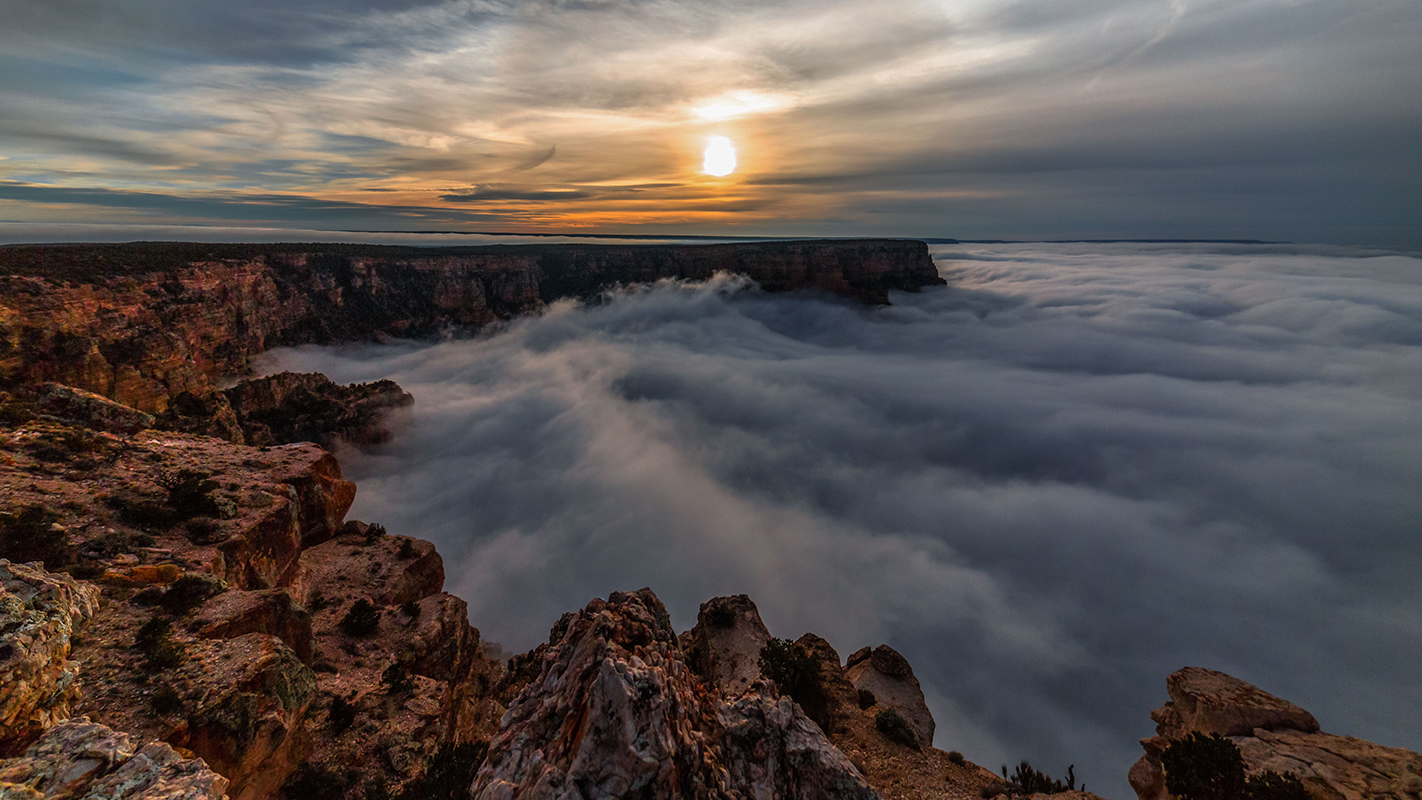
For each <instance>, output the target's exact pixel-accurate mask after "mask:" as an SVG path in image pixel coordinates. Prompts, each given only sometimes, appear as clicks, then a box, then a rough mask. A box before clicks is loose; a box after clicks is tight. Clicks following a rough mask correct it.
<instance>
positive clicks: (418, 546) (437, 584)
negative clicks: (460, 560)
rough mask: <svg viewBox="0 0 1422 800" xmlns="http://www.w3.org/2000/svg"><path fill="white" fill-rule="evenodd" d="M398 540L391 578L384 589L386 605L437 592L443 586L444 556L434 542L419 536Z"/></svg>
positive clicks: (402, 602)
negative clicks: (398, 545) (398, 544)
mask: <svg viewBox="0 0 1422 800" xmlns="http://www.w3.org/2000/svg"><path fill="white" fill-rule="evenodd" d="M399 541H400V542H401V545H400V549H399V550H398V551H397V554H396V558H397V561H396V567H395V570H394V579H393V580H392V581H391V582H390V588H388V589H386V590H385V597H384V600H385V604H386V605H390V606H399V605H404V604H405V603H410V602H414V601H416V600H420V599H423V598H426V597H429V596H430V595H434V594H439V592H440V590H441V589H443V588H444V559H443V558H440V555H439V553H438V552H437V551H436V550H435V547H434V545H432V544H430V543H429V542H426V541H424V540H422V539H409V538H402V539H400V540H399ZM405 542H408V543H409V544H408V545H406V544H404V543H405Z"/></svg>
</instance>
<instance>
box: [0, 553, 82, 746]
mask: <svg viewBox="0 0 1422 800" xmlns="http://www.w3.org/2000/svg"><path fill="white" fill-rule="evenodd" d="M98 599H99V590H98V589H97V588H96V587H93V586H90V585H88V584H85V583H81V582H79V581H76V580H74V579H73V578H71V577H69V576H68V575H65V574H62V573H52V572H46V571H45V570H44V569H43V568H42V567H40V566H39V565H38V564H11V563H10V562H9V561H6V560H4V559H0V631H3V633H0V747H3V748H4V749H5V750H14V749H15V748H16V747H17V746H21V745H23V744H24V743H25V742H26V741H27V740H28V739H31V738H33V737H34V736H35V735H37V734H38V733H39V731H40V730H42V729H44V728H46V727H48V726H50V725H52V724H54V723H56V722H58V721H60V720H63V719H65V718H66V717H68V716H69V712H70V707H71V705H72V703H73V702H74V700H76V699H77V698H78V696H79V665H78V664H76V663H74V662H73V661H70V660H69V650H70V644H71V637H73V636H74V635H75V633H77V632H78V631H79V630H80V629H81V628H82V627H83V626H84V625H85V624H86V623H87V622H88V621H89V620H90V619H91V618H92V617H93V616H94V612H95V611H96V610H97V608H98Z"/></svg>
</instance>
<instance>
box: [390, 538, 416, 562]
mask: <svg viewBox="0 0 1422 800" xmlns="http://www.w3.org/2000/svg"><path fill="white" fill-rule="evenodd" d="M395 555H396V556H397V557H398V558H400V559H401V560H402V561H408V560H410V559H412V558H414V557H415V556H416V555H417V553H415V542H414V540H412V539H401V540H400V552H398V553H396V554H395Z"/></svg>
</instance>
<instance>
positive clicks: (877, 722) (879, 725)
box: [874, 708, 919, 750]
mask: <svg viewBox="0 0 1422 800" xmlns="http://www.w3.org/2000/svg"><path fill="white" fill-rule="evenodd" d="M874 727H875V728H876V729H878V731H879V733H882V734H884V738H886V739H888V740H889V741H891V742H898V743H899V744H901V745H903V746H904V747H911V748H913V749H914V750H917V749H919V745H918V737H917V736H915V735H914V732H913V728H912V727H911V726H910V725H909V724H908V721H907V720H905V719H904V718H903V717H901V716H899V712H897V711H895V710H893V709H892V708H886V709H884V710H883V711H880V712H879V713H878V714H875V715H874Z"/></svg>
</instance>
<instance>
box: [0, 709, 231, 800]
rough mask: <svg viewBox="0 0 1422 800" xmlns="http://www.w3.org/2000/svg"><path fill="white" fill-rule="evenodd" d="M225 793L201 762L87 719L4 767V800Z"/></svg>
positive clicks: (0, 787)
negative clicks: (139, 741)
mask: <svg viewBox="0 0 1422 800" xmlns="http://www.w3.org/2000/svg"><path fill="white" fill-rule="evenodd" d="M226 791H227V779H226V778H223V777H222V776H221V775H218V774H217V773H215V772H213V771H212V770H210V769H208V768H207V764H205V763H204V762H203V761H202V759H188V758H183V757H182V756H180V755H178V754H177V753H176V752H175V751H174V750H173V748H171V747H169V746H168V745H166V744H164V743H162V742H149V743H148V744H145V745H143V746H141V747H139V746H136V745H135V744H134V742H133V739H132V737H130V736H128V735H127V734H123V733H118V732H117V731H114V730H113V729H111V728H107V727H105V726H103V725H99V724H97V723H93V722H90V721H89V719H88V717H79V718H78V719H74V720H70V721H68V722H62V723H59V724H58V725H55V726H54V727H52V728H50V729H49V730H47V731H45V733H44V735H43V736H41V737H40V738H39V740H38V741H36V742H35V743H34V744H33V745H31V746H30V748H29V749H28V750H27V751H25V754H24V755H23V756H21V757H19V758H11V759H6V760H4V761H0V798H5V800H9V799H10V798H15V799H16V800H18V799H19V798H55V799H56V800H58V799H59V798H75V799H76V800H223V799H224V798H226V797H227V795H226Z"/></svg>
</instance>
